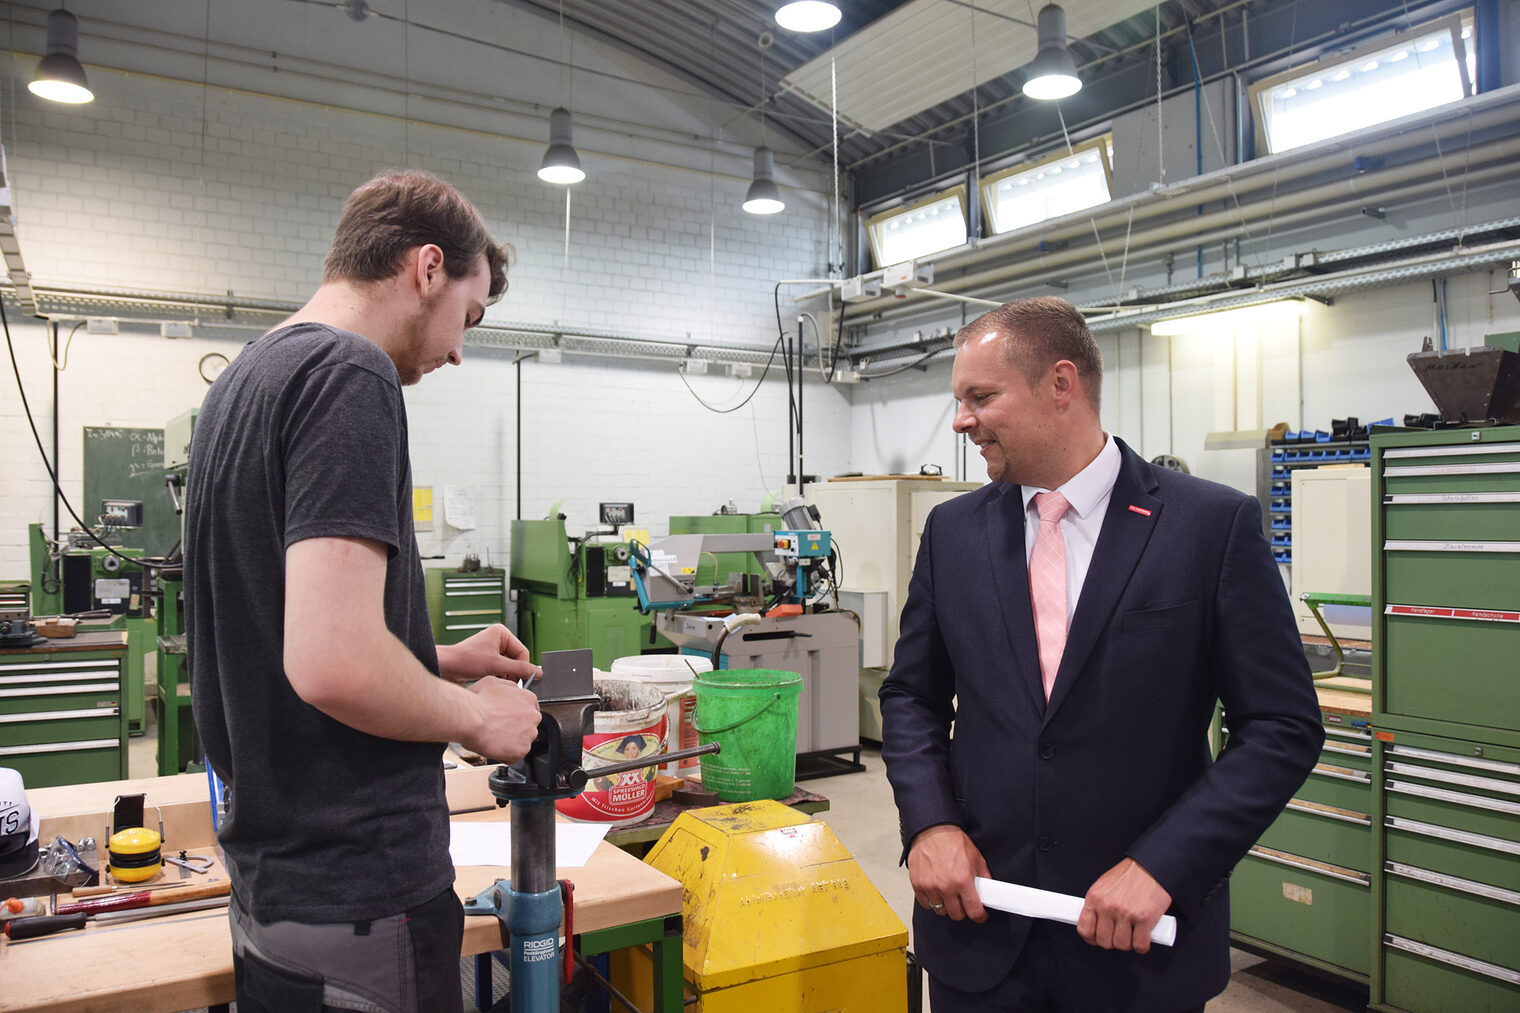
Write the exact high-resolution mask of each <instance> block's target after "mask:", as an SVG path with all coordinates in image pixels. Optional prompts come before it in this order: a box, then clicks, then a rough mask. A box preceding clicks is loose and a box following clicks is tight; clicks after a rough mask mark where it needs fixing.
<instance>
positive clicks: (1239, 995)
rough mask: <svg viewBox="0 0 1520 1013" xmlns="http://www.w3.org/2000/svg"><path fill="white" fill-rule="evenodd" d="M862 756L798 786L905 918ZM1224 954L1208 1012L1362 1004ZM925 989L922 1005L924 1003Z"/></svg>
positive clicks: (876, 773) (901, 875)
mask: <svg viewBox="0 0 1520 1013" xmlns="http://www.w3.org/2000/svg"><path fill="white" fill-rule="evenodd" d="M861 762H862V763H864V764H865V767H866V769H865V771H864V772H862V773H858V774H843V775H840V776H837V777H828V778H819V779H817V780H813V781H807V782H804V785H803V786H804V787H806V788H807V789H808V790H809V791H813V792H817V793H818V794H820V795H823V796H825V797H826V798H827V799H828V800H829V809H828V811H827V812H823V813H819V814H818V815H817V816H816V817H815V818H816V819H820V820H822V821H824V822H825V823H827V824H829V826H830V827H832V828H833V830H834V833H835V835H836V836H838V838H839V840H840V842H841V843H842V844H844V846H845V847H846V848H848V849H849V851H850V853H851V854H852V855H854V857H855V861H857V862H858V863H860V866H861V868H862V869H863V870H864V871H865V874H866V875H867V876H869V877H870V879H871V882H873V883H874V884H876V888H877V889H878V890H880V891H881V894H882V896H883V897H884V898H886V901H887V903H888V904H890V905H891V907H892V910H893V911H895V912H897V916H898V917H899V918H901V919H902V920H903V922H904V923H905V924H911V914H912V908H913V890H912V888H911V887H910V886H909V885H908V872H907V870H906V869H905V868H902V867H901V866H899V865H898V864H897V859H898V855H899V854H900V853H901V851H902V845H901V844H900V843H899V841H898V837H897V810H896V807H895V806H894V805H893V802H892V789H891V787H890V786H889V785H888V784H887V775H886V770H885V767H884V766H883V765H882V762H881V753H880V752H879V751H877V750H866V751H865V752H864V753H863V754H862V755H861ZM909 945H910V946H911V945H912V941H911V940H910V941H909ZM1230 955H1231V958H1232V965H1233V967H1234V974H1233V975H1232V976H1231V978H1230V986H1229V988H1227V989H1225V991H1224V992H1223V994H1221V995H1220V996H1219V997H1218V998H1216V999H1214V1000H1213V1001H1212V1002H1210V1003H1209V1004H1208V1013H1288V1011H1292V1013H1336V1011H1339V1010H1358V1011H1360V1010H1362V1009H1365V1008H1366V1005H1367V990H1366V989H1365V988H1361V989H1357V988H1351V987H1349V986H1345V985H1341V984H1336V983H1331V982H1328V981H1326V980H1324V979H1322V978H1319V977H1316V976H1314V975H1310V974H1307V973H1304V972H1303V971H1300V970H1298V969H1296V968H1295V967H1293V966H1291V965H1288V964H1286V963H1283V962H1278V961H1270V960H1263V959H1262V958H1261V957H1258V956H1255V955H1254V954H1250V953H1245V952H1244V951H1241V950H1231V951H1230ZM927 991H928V990H927V988H926V989H925V992H926V994H925V996H924V1009H925V1010H928V1009H929V999H928V995H927Z"/></svg>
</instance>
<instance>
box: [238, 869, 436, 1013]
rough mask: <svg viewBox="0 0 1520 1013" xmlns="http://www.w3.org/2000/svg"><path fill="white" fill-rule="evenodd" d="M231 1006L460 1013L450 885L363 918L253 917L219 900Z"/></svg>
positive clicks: (251, 1011) (286, 1012)
mask: <svg viewBox="0 0 1520 1013" xmlns="http://www.w3.org/2000/svg"><path fill="white" fill-rule="evenodd" d="M227 911H228V920H229V922H230V924H231V929H232V960H233V969H234V973H235V977H236V982H237V1004H238V1013H325V1011H328V1010H359V1011H363V1013H460V1011H461V1010H463V1008H464V996H463V994H462V992H461V990H460V987H459V949H460V943H461V942H462V940H463V936H464V910H463V908H461V907H460V904H459V898H458V897H456V896H455V895H454V891H453V890H445V891H444V892H443V893H441V894H439V895H438V896H437V897H435V898H434V899H432V900H430V901H428V902H426V903H424V904H421V905H418V906H417V907H415V908H412V909H411V910H408V911H402V912H399V913H397V914H394V915H389V916H387V917H384V918H376V919H374V920H372V921H368V922H339V923H334V924H324V925H308V924H305V923H303V922H288V921H287V922H258V921H255V920H254V919H253V918H252V917H251V916H250V915H249V914H248V912H247V911H245V910H244V909H243V907H242V906H241V905H240V904H238V902H237V897H236V896H234V897H233V898H232V900H231V902H230V903H229V904H228V907H227Z"/></svg>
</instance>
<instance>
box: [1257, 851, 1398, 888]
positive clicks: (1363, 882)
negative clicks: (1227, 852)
mask: <svg viewBox="0 0 1520 1013" xmlns="http://www.w3.org/2000/svg"><path fill="white" fill-rule="evenodd" d="M1250 854H1253V855H1255V856H1256V857H1257V858H1261V859H1264V860H1266V861H1268V862H1276V863H1277V864H1278V865H1287V866H1291V867H1292V868H1295V869H1303V870H1304V871H1306V872H1313V873H1318V874H1319V875H1321V876H1329V877H1330V878H1331V879H1340V880H1344V881H1345V882H1347V883H1355V884H1356V885H1357V886H1371V885H1372V877H1371V876H1370V875H1368V874H1367V873H1365V872H1357V871H1356V870H1355V869H1348V868H1346V867H1345V866H1341V865H1331V864H1330V863H1329V862H1321V861H1319V860H1317V859H1313V858H1303V857H1300V856H1299V855H1293V854H1289V853H1288V852H1286V851H1278V850H1277V849H1275V848H1263V847H1261V846H1260V845H1257V846H1255V847H1253V848H1252V849H1251V851H1250Z"/></svg>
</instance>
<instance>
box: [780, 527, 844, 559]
mask: <svg viewBox="0 0 1520 1013" xmlns="http://www.w3.org/2000/svg"><path fill="white" fill-rule="evenodd" d="M775 536H776V556H777V558H779V559H782V560H797V559H828V558H829V553H830V552H831V551H832V545H831V542H830V539H829V533H828V532H827V531H777V532H776V533H775Z"/></svg>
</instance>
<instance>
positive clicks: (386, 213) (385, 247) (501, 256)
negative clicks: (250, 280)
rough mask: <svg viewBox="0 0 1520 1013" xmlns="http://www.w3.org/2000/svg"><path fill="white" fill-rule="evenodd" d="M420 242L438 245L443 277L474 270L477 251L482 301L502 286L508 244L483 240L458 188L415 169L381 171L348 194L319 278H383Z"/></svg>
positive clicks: (481, 226) (481, 227)
mask: <svg viewBox="0 0 1520 1013" xmlns="http://www.w3.org/2000/svg"><path fill="white" fill-rule="evenodd" d="M428 243H432V244H433V245H434V246H437V247H438V248H439V249H440V250H442V251H443V269H444V271H445V272H447V273H448V276H449V277H450V278H464V277H467V276H469V275H470V274H472V273H474V271H475V268H476V265H477V263H478V262H479V260H480V258H481V257H482V256H484V257H485V258H486V269H487V270H488V271H489V272H490V275H491V291H490V296H489V298H488V300H487V301H488V302H495V301H496V300H497V299H499V298H501V294H502V293H503V292H505V291H506V290H507V268H508V267H510V266H511V264H512V261H513V259H514V257H515V254H516V251H515V250H513V248H512V244H510V243H501V244H498V243H497V242H496V241H495V240H494V239H492V238H491V236H490V234H489V233H487V232H486V226H485V222H484V221H482V220H481V217H480V212H479V211H476V210H475V205H473V204H471V203H470V202H469V200H467V199H466V198H465V196H464V194H462V193H460V192H459V191H458V190H456V189H454V188H453V187H452V186H450V185H449V184H447V183H445V182H444V181H443V180H441V179H439V178H438V177H437V176H434V175H433V174H431V173H427V172H422V171H420V170H416V169H393V170H389V171H386V172H382V173H380V174H379V175H377V176H375V177H374V178H373V179H371V180H370V181H369V182H367V183H365V184H363V185H362V186H360V187H359V188H358V189H357V190H355V191H354V192H353V193H351V194H349V195H348V200H347V201H345V202H344V204H343V214H342V216H341V217H340V218H339V219H338V229H337V231H336V232H335V233H334V234H333V241H332V248H331V249H329V250H328V251H327V260H326V261H325V262H324V263H323V265H322V280H323V282H330V281H350V282H361V283H362V282H371V281H383V280H384V279H386V278H389V277H391V276H393V275H394V274H395V273H396V272H397V271H398V270H399V269H400V268H401V262H402V260H403V258H405V256H406V254H407V251H408V250H411V249H413V248H415V247H418V246H425V245H427V244H428Z"/></svg>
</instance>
